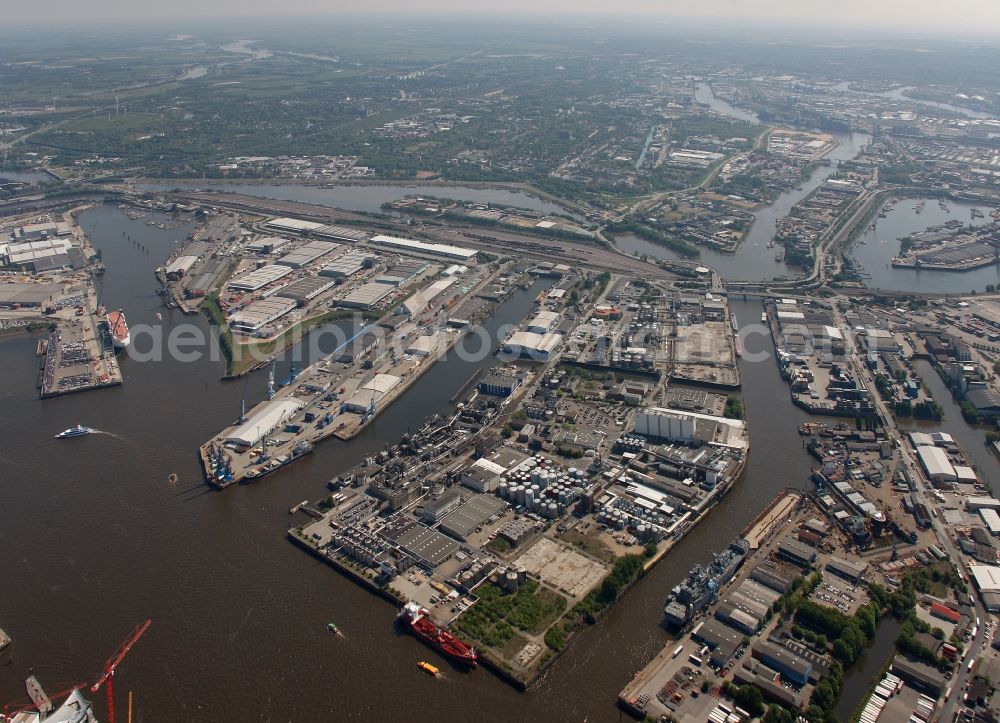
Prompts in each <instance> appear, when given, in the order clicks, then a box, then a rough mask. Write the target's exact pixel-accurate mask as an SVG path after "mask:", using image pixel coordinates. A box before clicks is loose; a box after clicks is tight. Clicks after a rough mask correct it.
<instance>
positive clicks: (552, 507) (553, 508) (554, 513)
mask: <svg viewBox="0 0 1000 723" xmlns="http://www.w3.org/2000/svg"><path fill="white" fill-rule="evenodd" d="M547 509H548V511H549V514H548V517H549V519H550V520H554V519H555V518H556V517H558V516H559V505H557V504H556V503H555V502H549V505H548V508H547Z"/></svg>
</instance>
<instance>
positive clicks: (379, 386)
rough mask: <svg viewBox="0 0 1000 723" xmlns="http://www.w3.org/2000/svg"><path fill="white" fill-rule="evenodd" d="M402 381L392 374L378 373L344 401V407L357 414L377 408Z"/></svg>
mask: <svg viewBox="0 0 1000 723" xmlns="http://www.w3.org/2000/svg"><path fill="white" fill-rule="evenodd" d="M402 381H403V380H402V379H400V378H399V377H397V376H395V375H392V374H376V375H375V376H374V378H372V379H371V380H370V381H368V382H366V383H365V384H363V385H362V386H360V387H359V388H358V390H357V391H356V392H354V394H352V395H351V396H350V398H348V399H347V401H345V402H344V408H345V409H346V410H347V411H348V412H355V413H356V414H364V413H365V412H367V411H368V410H370V409H372V408H377V407H378V405H379V403H380V402H381V401H382V400H383V399H385V397H386V395H387V394H388V393H389V392H391V391H392V390H393V389H395V388H396V387H397V386H398V385H399V384H400V383H401V382H402Z"/></svg>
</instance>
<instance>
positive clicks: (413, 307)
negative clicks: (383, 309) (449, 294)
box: [397, 276, 456, 317]
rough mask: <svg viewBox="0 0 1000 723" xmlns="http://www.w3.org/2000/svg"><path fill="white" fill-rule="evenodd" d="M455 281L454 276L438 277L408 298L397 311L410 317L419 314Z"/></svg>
mask: <svg viewBox="0 0 1000 723" xmlns="http://www.w3.org/2000/svg"><path fill="white" fill-rule="evenodd" d="M455 281H456V279H455V277H454V276H448V277H445V278H443V279H438V280H437V281H435V282H434V283H433V284H431V285H430V286H428V287H427V288H426V289H422V290H420V291H418V292H417V293H415V294H413V295H412V296H410V297H409V298H408V299H406V301H404V302H403V303H402V304H400V306H399V309H398V310H397V313H399V314H403V315H405V316H410V317H413V316H417V315H418V314H420V313H422V312H423V311H424V309H426V308H427V307H428V306H430V305H431V304H432V303H433V302H434V300H435V299H437V298H438V297H440V296H441V295H442V294H443V293H444V292H445V291H447V290H448V289H449V288H450V287H451V286H452V285H453V284H454V283H455Z"/></svg>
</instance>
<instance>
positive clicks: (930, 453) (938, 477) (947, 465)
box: [917, 446, 958, 482]
mask: <svg viewBox="0 0 1000 723" xmlns="http://www.w3.org/2000/svg"><path fill="white" fill-rule="evenodd" d="M917 457H919V458H920V464H921V466H923V468H924V471H925V472H926V473H927V476H928V477H930V478H931V479H932V480H934V481H935V482H954V481H956V480H957V479H958V476H957V475H956V474H955V467H954V466H952V464H951V460H950V459H948V454H947V453H946V452H945V451H944V450H943V449H941V448H940V447H928V446H921V447H917Z"/></svg>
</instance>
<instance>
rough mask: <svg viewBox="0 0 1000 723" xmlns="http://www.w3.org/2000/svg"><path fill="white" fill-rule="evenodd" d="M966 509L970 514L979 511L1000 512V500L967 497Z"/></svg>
mask: <svg viewBox="0 0 1000 723" xmlns="http://www.w3.org/2000/svg"><path fill="white" fill-rule="evenodd" d="M965 509H967V510H968V511H969V512H978V511H979V510H984V509H986V510H1000V500H998V499H997V498H996V497H985V496H982V495H980V496H976V497H967V498H966V499H965Z"/></svg>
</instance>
